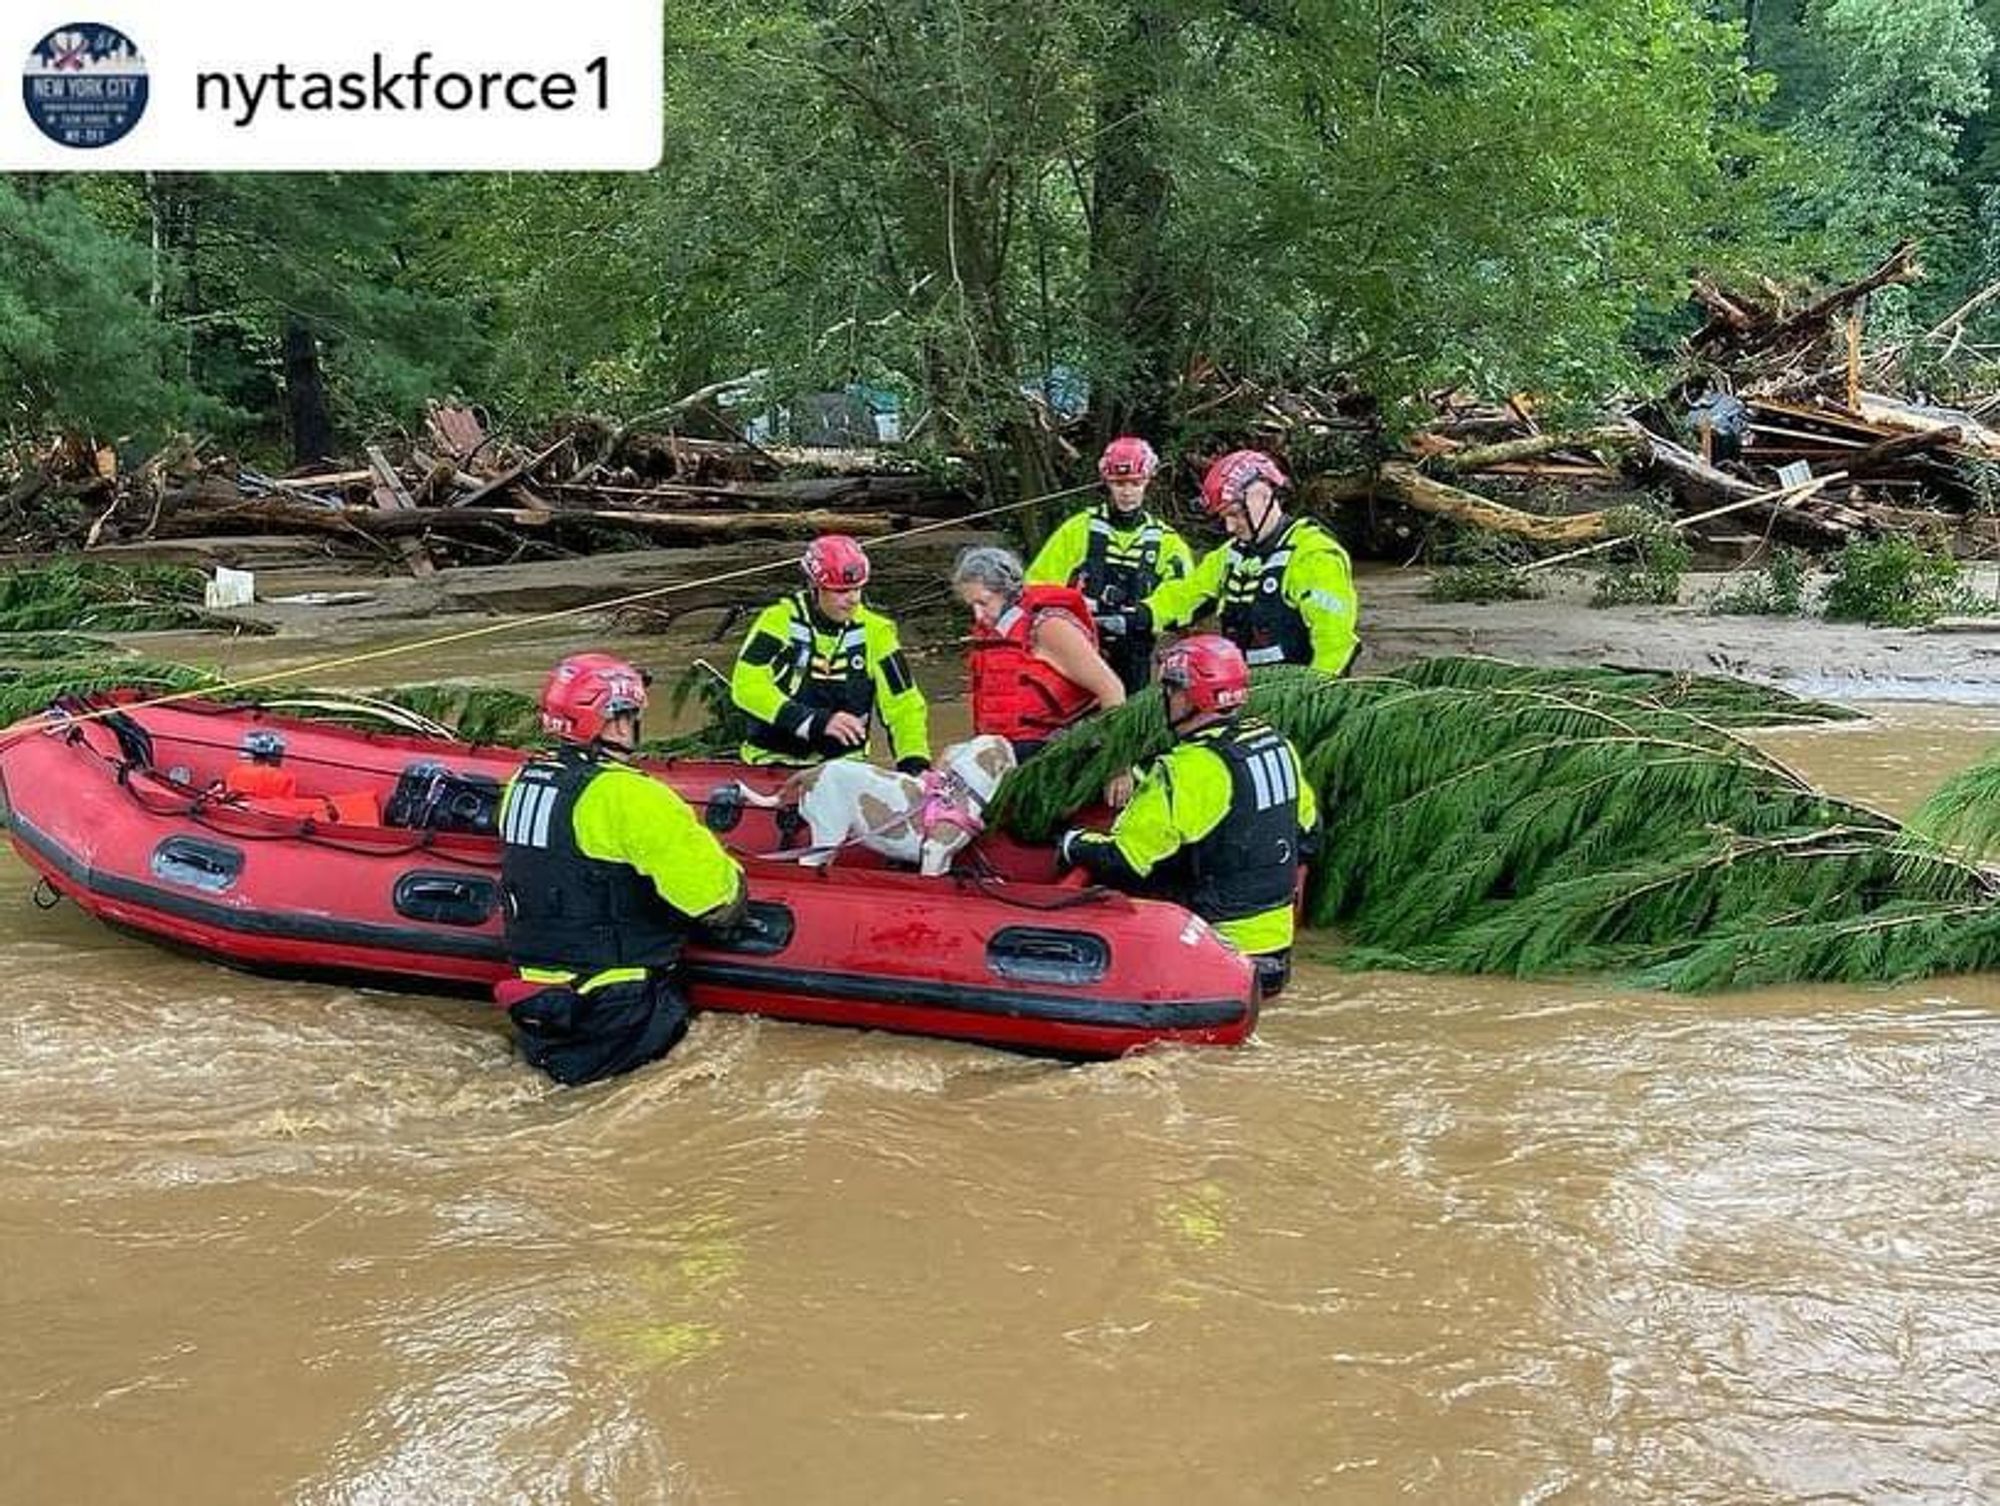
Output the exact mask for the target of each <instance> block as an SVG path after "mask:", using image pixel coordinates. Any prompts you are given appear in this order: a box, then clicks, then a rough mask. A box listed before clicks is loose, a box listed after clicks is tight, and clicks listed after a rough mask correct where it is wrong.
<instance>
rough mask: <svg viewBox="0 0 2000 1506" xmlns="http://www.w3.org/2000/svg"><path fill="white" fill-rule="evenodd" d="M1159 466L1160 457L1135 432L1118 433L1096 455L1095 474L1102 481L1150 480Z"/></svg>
mask: <svg viewBox="0 0 2000 1506" xmlns="http://www.w3.org/2000/svg"><path fill="white" fill-rule="evenodd" d="M1159 468H1160V457H1159V456H1158V455H1155V454H1154V453H1153V447H1152V446H1151V445H1149V444H1147V443H1146V441H1145V440H1143V439H1141V438H1140V437H1139V436H1138V435H1136V434H1120V435H1119V436H1118V437H1117V438H1116V439H1114V440H1112V441H1111V443H1110V444H1108V445H1106V446H1105V447H1104V453H1103V454H1102V455H1099V456H1098V457H1097V474H1098V477H1099V479H1100V480H1103V481H1151V480H1152V479H1153V472H1155V471H1157V470H1158V469H1159Z"/></svg>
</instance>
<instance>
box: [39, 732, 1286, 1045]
mask: <svg viewBox="0 0 2000 1506" xmlns="http://www.w3.org/2000/svg"><path fill="white" fill-rule="evenodd" d="M138 700H139V698H138V696H137V695H136V694H125V695H113V696H111V697H107V698H102V699H100V700H98V701H96V702H93V703H92V707H91V709H94V710H100V711H102V710H105V709H107V708H110V707H112V706H116V707H118V708H119V709H117V710H116V711H115V712H112V713H111V714H108V715H103V716H101V717H100V718H99V719H92V720H75V719H54V720H51V721H50V722H49V723H48V724H47V725H45V726H43V727H40V728H37V729H34V730H28V731H24V730H23V729H22V728H16V729H14V730H13V731H12V732H11V733H10V734H9V735H8V737H7V739H6V740H5V743H4V744H0V797H4V800H5V803H6V806H7V808H8V821H9V827H10V830H11V834H12V837H13V842H14V846H15V848H16V849H17V850H18V851H19V852H20V853H21V855H22V856H23V857H24V858H25V859H26V860H27V861H28V862H29V863H30V864H31V865H32V866H33V867H34V868H35V869H36V870H37V871H38V872H40V874H41V875H42V876H43V878H44V879H46V881H47V882H48V884H49V885H51V886H52V887H53V888H54V889H55V890H57V891H58V892H59V893H61V894H64V895H67V896H68V897H69V898H71V899H73V900H74V901H75V902H76V903H77V904H78V905H80V906H81V907H82V908H83V909H85V910H86V911H88V912H89V913H90V914H92V915H95V916H97V917H99V918H100V919H102V920H104V921H106V922H109V923H110V924H112V925H115V926H119V927H122V928H125V929H128V930H132V931H136V932H138V933H140V934H141V935H144V936H146V937H148V938H151V939H154V940H157V941H160V942H164V943H168V944H173V945H178V946H182V947H186V948H191V949H193V950H195V951H197V952H199V953H201V954H203V955H205V956H208V957H211V958H214V959H215V960H217V961H221V962H225V963H229V964H232V965H235V966H240V967H246V968H253V969H258V970H266V971H277V972H286V973H307V974H314V973H318V974H328V973H332V974H342V975H348V976H358V977H361V978H363V979H365V980H368V981H371V982H374V983H378V984H381V985H384V986H388V987H393V988H403V989H407V988H422V987H433V988H465V987H490V985H491V984H492V983H493V982H495V981H496V980H498V979H499V978H501V977H504V976H507V974H508V969H507V966H506V961H505V957H504V955H503V952H502V947H501V926H500V918H499V913H498V901H499V886H498V877H499V844H498V842H497V841H496V839H495V838H494V837H493V836H492V835H491V834H490V833H491V829H492V818H493V812H494V807H495V804H496V800H497V792H498V788H499V785H500V783H501V782H503V781H504V780H505V779H506V777H507V776H508V774H509V773H510V772H511V771H512V769H513V768H514V766H515V765H516V764H518V763H519V761H520V758H521V755H520V754H519V753H517V752H515V751H513V750H511V749H504V748H487V747H473V746H468V745H466V744H463V743H455V742H443V741H433V740H428V739H422V738H414V737H405V736H400V735H398V736H390V735H384V734H379V733H367V732H357V731H351V730H348V729H345V728H340V727H335V726H330V725H326V724H321V723H314V722H308V721H301V720H297V719H293V718H287V717H283V716H279V715H276V714H272V713H269V712H264V711H260V710H257V709H254V708H246V707H240V706H227V705H221V704H215V703H207V702H201V701H184V702H178V703H175V704H172V705H167V706H151V707H148V706H143V705H139V704H137V703H138ZM79 709H82V708H79ZM273 735H275V738H276V740H277V743H278V744H281V745H282V747H281V750H279V749H278V748H276V747H275V746H274V745H273V743H272V742H271V738H272V736H273ZM246 747H248V748H250V749H252V750H261V751H262V752H263V753H264V755H265V756H264V758H263V760H262V761H253V760H251V759H249V758H247V757H246V752H245V750H246ZM274 757H275V762H273V761H272V759H273V758H274ZM647 767H648V771H649V772H651V773H653V774H655V775H656V777H658V778H661V779H664V780H666V781H667V782H668V783H670V784H671V785H673V787H674V788H675V789H677V790H678V791H679V792H680V793H681V794H682V795H683V796H684V797H686V798H687V799H688V800H689V801H691V802H692V803H694V805H695V807H696V809H697V811H698V812H703V813H705V818H706V819H707V821H708V824H709V826H710V827H711V828H712V829H715V830H717V831H718V832H720V833H721V835H722V838H723V840H724V841H725V842H726V843H727V844H728V845H729V846H730V847H731V848H732V849H733V850H734V851H736V852H737V853H738V854H739V855H740V856H741V857H742V858H743V860H744V866H745V870H746V872H747V873H748V874H749V878H750V892H751V899H752V910H753V913H754V916H755V920H756V924H755V925H754V926H753V927H751V928H750V929H749V930H748V931H747V932H746V933H745V934H744V935H743V936H741V937H739V938H737V939H735V940H733V941H731V942H730V943H729V944H727V945H719V944H707V943H704V944H700V945H695V946H691V947H690V948H689V950H688V970H687V981H688V991H689V996H690V998H691V1000H692V1002H693V1004H694V1006H695V1007H696V1008H697V1009H730V1010H740V1011H745V1012H749V1013H754V1014H764V1015H772V1016H775V1017H778V1018H781V1019H790V1020H811V1021H818V1022H822V1023H826V1024H835V1025H856V1026H865V1027H869V1028H874V1029H882V1030H898V1031H910V1032H915V1033H918V1034H924V1035H938V1036H949V1037H954V1038H957V1039H962V1040H973V1041H985V1042H989V1043H991V1044H994V1045H1001V1046H1011V1047H1016V1048H1021V1049H1026V1050H1034V1051H1049V1052H1056V1053H1061V1054H1064V1055H1075V1056H1115V1055H1118V1054H1120V1053H1122V1052H1125V1051H1129V1050H1131V1049H1133V1048H1134V1047H1137V1046H1143V1045H1147V1044H1149V1043H1151V1042H1154V1041H1179V1042H1183V1043H1189V1044H1201V1045H1233V1044H1235V1043H1236V1042H1238V1041H1241V1040H1242V1039H1243V1038H1244V1037H1245V1036H1247V1035H1248V1034H1249V1033H1250V1030H1251V1028H1252V1026H1253V1025H1254V1023H1255V1020H1256V1001H1255V986H1254V983H1253V979H1252V973H1251V969H1250V966H1249V964H1248V962H1247V961H1246V960H1245V959H1244V958H1243V957H1242V956H1241V955H1240V954H1238V953H1237V952H1235V951H1234V950H1233V949H1231V948H1230V947H1229V946H1228V945H1226V944H1225V943H1224V942H1223V941H1221V939H1220V938H1218V937H1217V936H1216V935H1215V933H1214V932H1213V931H1212V930H1210V929H1209V927H1208V926H1207V925H1206V924H1204V923H1203V922H1202V921H1201V920H1199V919H1198V918H1196V917H1195V916H1193V915H1191V914H1190V913H1189V912H1188V911H1186V910H1184V909H1181V908H1180V907H1179V906H1176V905H1171V904H1164V903H1160V902H1158V901H1151V900H1135V899H1131V898H1127V897H1125V896H1123V895H1117V894H1111V893H1108V892H1105V891H1101V890H1082V889H1079V888H1076V887H1074V879H1072V882H1071V883H1070V884H1062V883H1058V882H1056V881H1055V877H1056V875H1055V868H1054V863H1053V859H1052V855H1051V854H1050V852H1049V851H1048V849H1046V848H1038V847H1029V846H1025V845H1022V844H1019V843H1016V842H1013V841H1010V840H1009V839H1007V838H1005V837H1002V836H999V835H996V834H988V835H986V836H984V837H982V838H980V839H979V840H978V841H977V842H976V843H975V844H974V845H973V846H972V847H971V848H969V849H968V850H967V852H966V853H964V854H962V855H961V857H960V860H959V863H958V869H957V871H956V872H955V873H953V874H952V875H950V876H948V877H945V878H923V877H920V876H918V875H917V874H915V873H913V872H905V871H897V870H894V869H892V868H891V867H890V866H888V865H887V864H886V863H885V862H884V860H883V859H881V858H878V857H876V856H875V855H874V854H872V853H869V852H866V851H863V850H860V849H851V850H849V851H847V852H844V853H842V854H841V855H840V857H839V859H838V860H837V861H836V862H835V863H834V864H833V865H832V866H831V867H829V868H824V869H811V868H801V867H799V866H798V865H797V864H796V863H793V862H791V861H788V860H786V859H785V858H784V857H783V856H782V849H784V848H785V846H786V844H787V842H788V841H792V842H794V843H797V842H802V841H803V838H802V837H800V836H799V835H798V834H797V833H792V832H788V831H787V830H785V828H784V823H783V822H782V820H781V819H780V817H779V816H778V814H777V813H774V812H771V811H766V810H762V809H758V808H754V807H752V808H748V809H746V808H744V807H743V806H742V805H741V804H740V802H736V801H733V800H730V799H728V798H727V794H726V791H727V788H728V787H729V786H733V785H735V784H736V783H737V782H738V781H742V782H745V783H747V784H749V785H750V786H751V787H752V788H756V789H760V790H769V789H771V788H773V787H775V785H776V784H777V782H778V780H779V778H780V776H779V775H778V774H776V773H773V772H770V771H765V770H758V769H746V768H744V767H743V766H741V765H737V764H724V763H706V762H677V763H672V764H658V765H648V766H647ZM718 792H723V793H722V795H721V797H720V798H717V797H718Z"/></svg>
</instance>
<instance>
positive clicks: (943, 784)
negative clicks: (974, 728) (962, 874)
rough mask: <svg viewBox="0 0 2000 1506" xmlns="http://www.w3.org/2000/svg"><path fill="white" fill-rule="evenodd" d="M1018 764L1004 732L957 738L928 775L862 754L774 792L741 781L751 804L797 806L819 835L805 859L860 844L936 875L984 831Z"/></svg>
mask: <svg viewBox="0 0 2000 1506" xmlns="http://www.w3.org/2000/svg"><path fill="white" fill-rule="evenodd" d="M1013 768H1014V750H1013V748H1011V747H1010V746H1008V743H1007V739H1006V738H1004V737H992V736H985V737H975V738H971V739H969V740H968V741H966V742H962V743H953V744H952V745H951V746H950V747H949V748H946V749H945V750H944V752H943V753H942V754H940V755H939V756H938V760H937V763H936V764H935V765H934V766H933V767H932V768H931V770H930V772H929V773H926V774H897V773H894V772H892V771H890V770H888V769H878V768H876V767H875V766H874V765H873V764H870V763H863V762H862V761H861V760H860V759H857V758H839V759H834V760H832V761H830V762H827V763H823V764H818V765H815V766H814V767H813V768H810V769H805V770H803V771H801V772H800V773H798V774H795V775H794V776H793V777H792V778H790V779H788V780H786V781H785V783H784V785H783V787H782V788H780V789H779V791H778V792H777V793H776V794H774V795H759V794H756V793H755V792H753V791H751V790H749V789H747V788H744V787H743V786H740V785H739V786H737V788H738V789H739V790H740V791H741V794H742V798H743V800H744V801H745V802H746V803H747V804H750V805H758V806H763V807H764V808H766V809H774V808H776V807H779V806H786V805H794V804H796V805H797V806H798V810H799V814H800V815H801V816H803V817H804V818H805V823H806V827H807V829H808V830H809V831H810V832H811V834H812V846H811V847H809V848H806V849H804V850H803V851H802V852H801V854H800V856H799V862H800V863H801V864H802V865H804V866H806V867H813V868H822V867H825V866H826V865H827V864H828V863H831V862H832V861H833V860H834V859H835V858H836V857H838V856H839V854H840V850H841V848H843V847H847V846H850V845H854V844H858V845H860V846H863V847H866V848H868V849H869V850H870V851H871V852H879V853H880V854H882V856H884V857H886V858H894V859H896V860H897V861H899V862H904V863H915V864H916V865H917V870H918V872H920V873H922V874H924V875H925V876H926V877H930V878H936V877H937V876H938V875H939V874H942V873H948V872H949V871H950V870H951V864H952V859H954V858H955V857H957V856H958V854H959V852H960V851H961V850H962V849H963V848H964V847H965V845H966V843H968V842H970V841H971V840H972V839H973V838H974V837H976V836H978V835H979V833H980V832H981V831H982V830H984V829H985V814H986V807H987V804H988V803H989V802H990V801H991V800H992V799H993V792H994V791H995V790H997V789H998V788H999V787H1000V781H1001V780H1002V779H1004V778H1006V777H1007V775H1008V774H1009V773H1010V772H1012V770H1013Z"/></svg>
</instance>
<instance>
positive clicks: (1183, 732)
mask: <svg viewBox="0 0 2000 1506" xmlns="http://www.w3.org/2000/svg"><path fill="white" fill-rule="evenodd" d="M1160 686H1161V689H1162V691H1163V693H1164V694H1165V696H1166V702H1167V724H1168V726H1169V727H1170V728H1172V730H1173V733H1174V736H1175V737H1176V738H1177V739H1178V741H1176V742H1175V744H1174V746H1173V747H1172V748H1170V749H1168V750H1167V752H1166V753H1165V754H1163V755H1162V756H1161V757H1160V758H1159V759H1157V760H1155V761H1154V763H1152V764H1151V765H1150V766H1149V767H1148V768H1146V769H1145V770H1144V771H1143V772H1142V773H1141V774H1140V776H1139V786H1138V789H1137V791H1136V792H1135V793H1134V794H1133V796H1132V803H1131V804H1130V805H1128V806H1126V808H1125V809H1124V810H1123V811H1122V812H1120V813H1119V816H1118V819H1117V821H1116V822H1114V823H1113V825H1112V827H1111V830H1110V831H1108V832H1096V831H1085V830H1081V829H1075V828H1073V829H1071V830H1070V831H1067V832H1064V833H1063V837H1062V841H1061V844H1060V846H1059V847H1058V852H1059V854H1060V856H1061V859H1062V861H1063V863H1064V864H1065V865H1074V866H1079V867H1082V868H1084V869H1086V870H1087V871H1088V872H1089V873H1090V875H1091V877H1092V878H1093V879H1096V880H1098V881H1099V882H1102V883H1108V884H1111V885H1114V886H1116V887H1118V888H1126V889H1145V890H1146V891H1147V892H1149V893H1161V892H1164V893H1165V894H1166V895H1167V897H1169V898H1171V899H1174V900H1176V901H1178V902H1179V903H1181V904H1183V905H1186V906H1187V907H1188V908H1189V909H1190V910H1192V911H1194V913H1195V914H1197V915H1199V916H1200V917H1201V918H1202V919H1203V920H1206V921H1208V922H1209V923H1210V924H1211V925H1213V926H1214V927H1215V929H1216V930H1217V932H1219V933H1220V934H1221V936H1222V937H1223V939H1224V940H1226V941H1228V942H1230V943H1231V944H1233V945H1234V946H1235V947H1236V948H1237V949H1238V950H1239V951H1242V952H1244V953H1247V954H1248V955H1249V957H1250V959H1251V960H1252V961H1253V962H1254V963H1255V964H1256V967H1257V976H1258V980H1259V983H1260V986H1261V989H1262V992H1263V994H1264V996H1265V997H1267V998H1268V997H1269V996H1270V995H1272V994H1275V993H1276V992H1277V991H1278V990H1279V989H1281V988H1283V987H1284V985H1285V981H1286V979H1287V978H1288V977H1289V976H1290V974H1291V952H1292V908H1293V901H1294V897H1295V896H1296V894H1297V891H1298V880H1299V869H1300V865H1301V863H1302V862H1303V861H1304V860H1305V858H1306V857H1308V856H1309V855H1310V854H1309V851H1308V849H1309V847H1311V846H1312V844H1313V843H1314V841H1315V840H1316V835H1317V829H1318V826H1319V811H1318V808H1317V806H1316V804H1315V802H1314V800H1313V792H1312V786H1311V785H1309V784H1307V783H1306V781H1305V778H1304V775H1303V773H1302V771H1301V768H1300V764H1299V755H1298V752H1297V750H1295V749H1294V748H1293V747H1292V745H1291V743H1290V742H1289V741H1287V740H1286V738H1285V737H1284V735H1283V734H1282V733H1280V732H1278V731H1276V730H1275V729H1274V728H1272V727H1270V726H1269V725H1267V724H1266V723H1264V722H1262V721H1259V720H1257V719H1255V718H1253V717H1246V716H1244V715H1243V714H1242V712H1243V706H1244V703H1245V702H1246V700H1247V699H1248V698H1249V694H1250V671H1249V666H1248V665H1246V664H1245V663H1244V660H1243V654H1242V652H1241V651H1240V650H1239V649H1238V648H1237V647H1236V645H1235V644H1233V643H1231V642H1230V641H1229V640H1228V639H1227V638H1222V637H1218V636H1217V635H1215V634H1212V633H1204V634H1200V635H1197V636H1196V637H1192V638H1183V639H1181V640H1180V641H1179V642H1178V643H1175V644H1174V645H1173V646H1172V647H1170V648H1168V649H1167V651H1166V652H1165V654H1163V655H1162V656H1161V660H1160Z"/></svg>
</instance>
